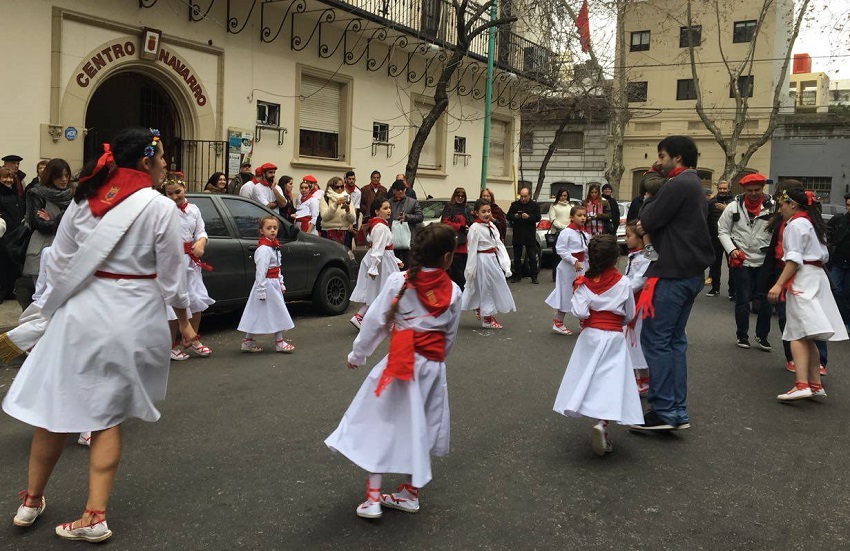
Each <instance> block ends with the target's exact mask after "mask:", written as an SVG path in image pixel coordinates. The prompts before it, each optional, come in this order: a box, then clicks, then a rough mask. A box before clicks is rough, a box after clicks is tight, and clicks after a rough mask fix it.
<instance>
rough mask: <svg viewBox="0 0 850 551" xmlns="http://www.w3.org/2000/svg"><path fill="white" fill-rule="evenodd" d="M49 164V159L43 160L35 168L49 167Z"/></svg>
mask: <svg viewBox="0 0 850 551" xmlns="http://www.w3.org/2000/svg"><path fill="white" fill-rule="evenodd" d="M48 162H49V161H48V160H47V159H42V160H40V161H39V162H37V163H36V164H35V168H38V167H40V166H47V163H48Z"/></svg>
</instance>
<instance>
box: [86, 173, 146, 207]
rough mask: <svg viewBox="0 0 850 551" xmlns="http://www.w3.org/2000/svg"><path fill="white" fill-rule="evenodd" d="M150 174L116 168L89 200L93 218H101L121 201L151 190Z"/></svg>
mask: <svg viewBox="0 0 850 551" xmlns="http://www.w3.org/2000/svg"><path fill="white" fill-rule="evenodd" d="M151 187H153V183H152V182H151V177H150V174H148V173H147V172H140V171H138V170H134V169H132V168H116V169H115V170H113V171H112V172H110V173H109V175H108V176H107V177H106V182H104V184H103V185H101V186H100V187H99V188H97V191H95V194H94V195H93V196H91V197H89V198H88V203H89V208H90V209H91V213H92V215H93V216H96V217H101V216H103V215H104V214H106V213H107V212H109V211H110V210H112V208H113V207H115V206H117V205H118V204H119V203H121V201H123V200H124V199H126V198H127V197H129V196H131V195H133V194H134V193H136V192H137V191H139V190H140V189H145V188H151Z"/></svg>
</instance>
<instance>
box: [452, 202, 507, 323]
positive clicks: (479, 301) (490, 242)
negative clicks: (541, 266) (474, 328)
mask: <svg viewBox="0 0 850 551" xmlns="http://www.w3.org/2000/svg"><path fill="white" fill-rule="evenodd" d="M473 214H474V215H475V216H476V220H475V222H474V223H473V224H472V225H471V226H470V227H469V232H468V233H467V235H466V246H467V255H468V256H467V259H466V269H465V271H464V272H465V273H464V276H465V277H466V286H465V287H464V289H463V309H464V310H474V311H475V317H476V318H478V319H480V320H481V327H486V328H487V329H501V328H502V324H500V323H499V322H498V321H496V318H495V317H493V315H494V314H496V313H498V312H515V311H516V305H515V304H514V297H513V295H511V290H510V288H509V287H508V282H507V280H506V279H505V278H507V277H511V259H510V257H509V256H508V250H507V249H506V248H505V244H504V243H502V240H501V239H500V238H499V229H498V228H497V227H496V226H495V224H493V222H492V218H493V213H492V211H491V207H490V202H489V201H487V200H486V199H478V200H477V201H475V208H474V210H473Z"/></svg>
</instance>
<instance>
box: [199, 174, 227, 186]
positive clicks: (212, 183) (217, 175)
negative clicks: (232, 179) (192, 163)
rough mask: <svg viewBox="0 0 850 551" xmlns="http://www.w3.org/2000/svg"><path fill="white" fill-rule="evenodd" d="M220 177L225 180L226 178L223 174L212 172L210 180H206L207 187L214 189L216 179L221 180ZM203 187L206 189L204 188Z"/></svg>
mask: <svg viewBox="0 0 850 551" xmlns="http://www.w3.org/2000/svg"><path fill="white" fill-rule="evenodd" d="M222 176H224V177H225V179H226V178H227V175H226V174H225V173H224V172H213V173H212V176H210V179H209V180H207V185H208V186H213V187H216V184H217V183H218V179H219V178H221V177H222ZM204 187H206V186H204Z"/></svg>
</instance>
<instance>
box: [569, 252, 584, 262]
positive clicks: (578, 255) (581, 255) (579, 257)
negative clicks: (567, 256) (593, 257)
mask: <svg viewBox="0 0 850 551" xmlns="http://www.w3.org/2000/svg"><path fill="white" fill-rule="evenodd" d="M572 255H573V256H574V257H575V259H576V260H578V261H579V262H584V251H582V252H580V253H572Z"/></svg>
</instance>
